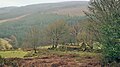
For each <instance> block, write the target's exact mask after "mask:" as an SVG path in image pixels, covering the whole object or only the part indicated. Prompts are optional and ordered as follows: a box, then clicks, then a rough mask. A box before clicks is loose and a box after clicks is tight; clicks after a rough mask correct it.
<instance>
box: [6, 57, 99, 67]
mask: <svg viewBox="0 0 120 67" xmlns="http://www.w3.org/2000/svg"><path fill="white" fill-rule="evenodd" d="M7 60H10V61H14V60H17V67H101V66H100V63H99V62H98V61H97V60H95V59H94V58H90V57H88V58H85V59H84V58H83V59H81V60H80V61H81V62H78V61H76V59H75V58H74V56H72V55H65V56H62V57H60V56H50V57H42V58H26V59H7ZM4 67H8V66H7V65H5V66H4Z"/></svg>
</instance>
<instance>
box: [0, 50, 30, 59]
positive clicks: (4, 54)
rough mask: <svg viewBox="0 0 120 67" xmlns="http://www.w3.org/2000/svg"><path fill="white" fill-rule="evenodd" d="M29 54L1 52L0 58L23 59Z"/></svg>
mask: <svg viewBox="0 0 120 67" xmlns="http://www.w3.org/2000/svg"><path fill="white" fill-rule="evenodd" d="M27 53H28V52H24V51H17V50H16V51H0V56H1V57H3V58H23V57H24V56H25V55H26V54H27Z"/></svg>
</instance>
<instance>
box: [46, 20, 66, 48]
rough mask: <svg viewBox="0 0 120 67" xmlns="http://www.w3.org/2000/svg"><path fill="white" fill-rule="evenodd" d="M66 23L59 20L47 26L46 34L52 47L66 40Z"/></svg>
mask: <svg viewBox="0 0 120 67" xmlns="http://www.w3.org/2000/svg"><path fill="white" fill-rule="evenodd" d="M67 31H68V25H67V23H66V22H65V21H63V20H59V21H56V22H55V23H52V24H51V25H49V26H48V27H47V30H46V36H47V38H48V39H49V40H50V43H52V45H53V48H57V46H58V44H60V43H63V42H65V41H66V40H67V38H66V36H67Z"/></svg>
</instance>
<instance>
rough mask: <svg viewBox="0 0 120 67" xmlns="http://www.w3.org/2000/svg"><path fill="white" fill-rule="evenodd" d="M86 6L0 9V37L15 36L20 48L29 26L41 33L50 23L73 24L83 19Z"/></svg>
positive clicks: (83, 3) (39, 5)
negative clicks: (64, 22) (62, 21)
mask: <svg viewBox="0 0 120 67" xmlns="http://www.w3.org/2000/svg"><path fill="white" fill-rule="evenodd" d="M87 4H88V2H84V1H80V2H61V3H46V4H36V5H28V6H22V7H6V8H0V19H1V20H0V37H1V38H4V37H10V36H11V35H15V36H16V37H17V39H18V42H19V45H18V46H21V45H22V42H23V40H24V39H25V34H26V32H27V30H29V28H30V27H31V26H36V27H38V29H39V30H41V31H42V30H43V29H44V28H45V27H46V26H47V25H49V24H50V23H53V22H55V21H57V20H61V19H62V20H65V21H66V22H68V23H69V24H73V23H75V22H78V21H80V20H82V19H84V18H85V17H84V13H83V12H82V11H83V10H86V9H87ZM41 35H42V34H41Z"/></svg>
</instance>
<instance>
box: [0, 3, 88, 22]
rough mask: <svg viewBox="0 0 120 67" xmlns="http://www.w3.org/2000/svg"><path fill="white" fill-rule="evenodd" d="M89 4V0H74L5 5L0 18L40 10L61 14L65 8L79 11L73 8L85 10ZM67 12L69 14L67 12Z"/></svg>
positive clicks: (41, 11)
mask: <svg viewBox="0 0 120 67" xmlns="http://www.w3.org/2000/svg"><path fill="white" fill-rule="evenodd" d="M87 5H88V2H87V1H72V2H61V3H45V4H34V5H27V6H22V7H5V8H0V20H3V19H8V18H15V17H18V16H21V15H24V14H33V13H38V12H39V13H55V12H56V11H59V12H60V14H61V11H62V12H63V10H65V9H66V10H65V11H68V10H67V9H69V10H70V9H72V10H70V11H72V12H74V11H77V10H78V9H73V8H79V9H81V10H84V9H86V8H87ZM73 10H74V11H73ZM65 13H66V14H68V13H67V12H65ZM77 13H78V12H77ZM80 13H81V11H80ZM80 13H79V15H80ZM69 14H70V13H69ZM82 14H83V13H82Z"/></svg>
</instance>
